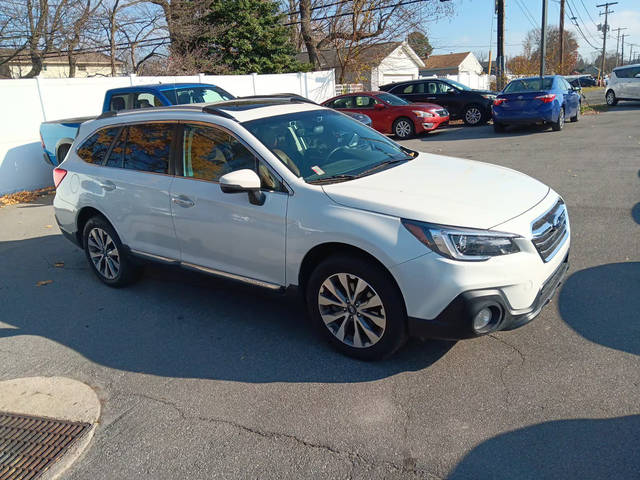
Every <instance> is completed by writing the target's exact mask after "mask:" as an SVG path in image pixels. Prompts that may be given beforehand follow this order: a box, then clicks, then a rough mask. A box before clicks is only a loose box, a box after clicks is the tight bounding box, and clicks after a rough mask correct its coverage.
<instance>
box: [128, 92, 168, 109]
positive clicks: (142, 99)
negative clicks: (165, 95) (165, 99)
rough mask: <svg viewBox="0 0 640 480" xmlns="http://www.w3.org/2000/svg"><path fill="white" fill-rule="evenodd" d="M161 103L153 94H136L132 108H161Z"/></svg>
mask: <svg viewBox="0 0 640 480" xmlns="http://www.w3.org/2000/svg"><path fill="white" fill-rule="evenodd" d="M161 106H162V102H161V101H160V99H159V98H158V97H156V96H155V95H154V94H153V93H138V94H137V95H136V96H135V101H134V103H133V108H150V107H161Z"/></svg>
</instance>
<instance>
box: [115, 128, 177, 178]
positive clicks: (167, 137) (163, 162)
mask: <svg viewBox="0 0 640 480" xmlns="http://www.w3.org/2000/svg"><path fill="white" fill-rule="evenodd" d="M173 130H174V125H172V124H169V123H158V124H145V125H130V126H129V127H128V135H127V144H126V147H125V155H124V168H127V169H131V170H138V171H141V172H152V173H169V153H170V150H171V140H172V138H173Z"/></svg>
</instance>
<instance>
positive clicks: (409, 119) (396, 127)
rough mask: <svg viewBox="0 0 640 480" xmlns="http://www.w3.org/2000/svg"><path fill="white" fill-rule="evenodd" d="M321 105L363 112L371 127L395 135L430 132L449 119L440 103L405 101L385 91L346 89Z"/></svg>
mask: <svg viewBox="0 0 640 480" xmlns="http://www.w3.org/2000/svg"><path fill="white" fill-rule="evenodd" d="M322 105H324V106H325V107H329V108H334V109H336V110H338V111H344V112H356V113H363V114H365V115H367V116H368V117H370V118H371V121H372V127H373V128H375V129H376V130H378V131H379V132H380V133H393V134H394V135H396V136H397V137H398V138H409V137H411V136H412V135H415V134H416V133H422V132H430V131H432V130H435V129H436V128H438V127H439V126H440V125H442V124H443V123H447V122H448V121H449V112H448V111H447V109H446V108H444V107H441V106H440V105H436V104H435V103H409V102H407V101H406V100H403V99H402V98H400V97H396V96H395V95H393V94H391V93H387V92H358V93H347V94H345V95H339V96H337V97H333V98H330V99H329V100H327V101H325V102H323V104H322Z"/></svg>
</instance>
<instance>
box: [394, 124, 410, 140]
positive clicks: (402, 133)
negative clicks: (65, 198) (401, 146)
mask: <svg viewBox="0 0 640 480" xmlns="http://www.w3.org/2000/svg"><path fill="white" fill-rule="evenodd" d="M410 134H411V125H409V122H407V121H406V120H400V121H399V122H398V123H397V124H396V135H398V136H399V137H400V138H405V137H408V136H409V135H410Z"/></svg>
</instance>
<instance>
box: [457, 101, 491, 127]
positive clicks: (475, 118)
mask: <svg viewBox="0 0 640 480" xmlns="http://www.w3.org/2000/svg"><path fill="white" fill-rule="evenodd" d="M462 118H463V120H464V123H465V124H466V125H469V126H471V127H475V126H476V125H480V124H481V123H483V122H484V121H486V119H485V115H484V114H483V113H482V110H481V109H480V107H479V106H478V105H468V106H467V107H466V108H465V109H464V116H463V117H462Z"/></svg>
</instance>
